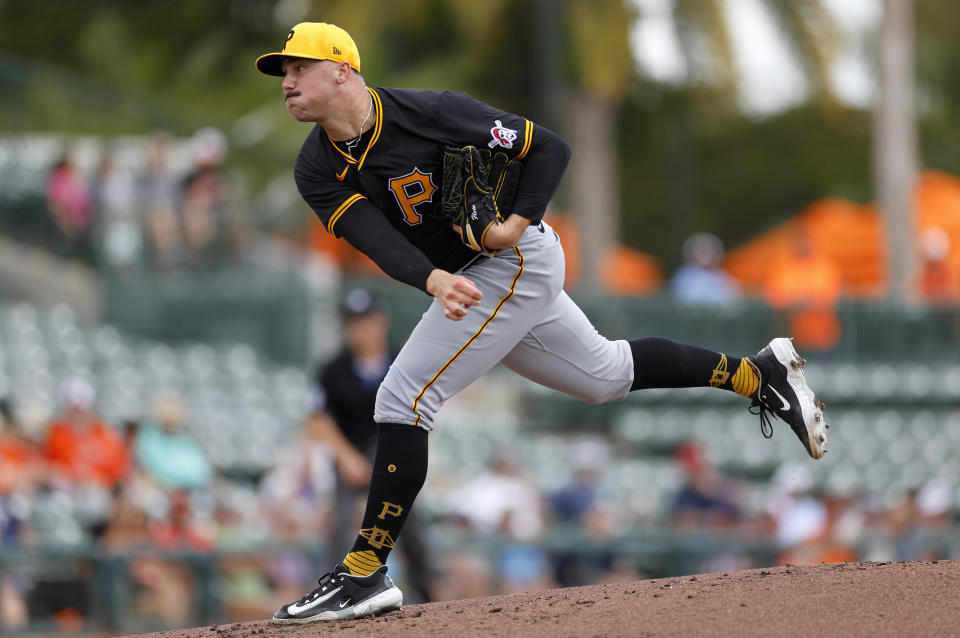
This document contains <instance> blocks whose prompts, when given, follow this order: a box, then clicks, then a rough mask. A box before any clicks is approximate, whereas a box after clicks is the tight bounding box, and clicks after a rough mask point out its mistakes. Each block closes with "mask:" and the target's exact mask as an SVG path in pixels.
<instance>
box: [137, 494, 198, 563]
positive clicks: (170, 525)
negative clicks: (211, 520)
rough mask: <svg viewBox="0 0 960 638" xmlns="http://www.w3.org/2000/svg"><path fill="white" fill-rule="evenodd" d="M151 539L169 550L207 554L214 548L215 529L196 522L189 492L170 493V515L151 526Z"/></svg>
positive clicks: (168, 512)
mask: <svg viewBox="0 0 960 638" xmlns="http://www.w3.org/2000/svg"><path fill="white" fill-rule="evenodd" d="M150 537H151V538H152V539H153V542H154V543H156V544H157V546H159V547H161V548H163V549H166V550H168V551H181V552H183V551H194V552H208V551H210V550H212V549H213V547H214V544H213V541H214V533H213V529H212V528H211V527H210V526H209V525H206V524H204V523H202V522H200V521H199V520H197V518H196V516H195V513H194V508H193V504H192V503H191V501H190V492H187V491H185V490H180V491H175V492H171V493H170V494H169V508H168V509H167V515H166V516H165V517H163V518H162V519H160V520H159V521H155V522H154V523H153V524H152V525H151V526H150Z"/></svg>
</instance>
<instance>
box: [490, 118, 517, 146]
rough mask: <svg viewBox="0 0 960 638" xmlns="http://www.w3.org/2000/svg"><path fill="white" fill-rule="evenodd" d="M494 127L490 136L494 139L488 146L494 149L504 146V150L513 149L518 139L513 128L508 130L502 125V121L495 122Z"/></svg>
mask: <svg viewBox="0 0 960 638" xmlns="http://www.w3.org/2000/svg"><path fill="white" fill-rule="evenodd" d="M493 123H494V126H493V128H491V129H490V135H492V136H493V139H492V140H490V141H489V142H487V146H489V147H490V148H494V147H497V146H502V147H503V148H507V149H510V148H513V143H514V141H516V139H517V132H516V131H515V130H514V129H512V128H507V127H505V126H504V125H503V124H501V123H500V120H494V122H493Z"/></svg>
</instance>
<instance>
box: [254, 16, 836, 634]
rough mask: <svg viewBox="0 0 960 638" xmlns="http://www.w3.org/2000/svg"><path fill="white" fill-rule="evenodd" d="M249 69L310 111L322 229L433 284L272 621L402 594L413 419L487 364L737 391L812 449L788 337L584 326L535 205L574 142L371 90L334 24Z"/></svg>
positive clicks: (424, 416) (550, 382)
mask: <svg viewBox="0 0 960 638" xmlns="http://www.w3.org/2000/svg"><path fill="white" fill-rule="evenodd" d="M256 67H257V69H258V70H260V71H261V72H262V73H264V74H267V75H273V76H278V77H280V78H282V82H281V85H280V86H281V89H282V91H283V97H284V99H285V101H286V106H287V110H289V111H290V114H291V115H293V117H294V118H296V119H297V120H298V121H301V122H309V123H312V124H313V126H312V127H311V129H310V133H309V134H308V136H307V138H306V141H305V142H304V144H303V147H302V148H301V150H300V154H299V156H298V157H297V162H296V167H295V169H294V175H295V177H296V183H297V188H298V189H299V191H300V194H301V195H302V197H303V198H304V200H305V201H306V202H307V203H308V204H309V205H310V207H311V208H312V209H313V210H314V211H315V212H316V214H317V215H318V216H319V217H320V219H321V220H322V222H323V224H324V225H325V227H326V229H327V231H329V232H330V233H332V234H333V235H334V236H336V237H342V238H344V239H345V240H346V241H348V242H349V243H350V244H351V245H353V246H354V247H356V248H357V249H359V250H360V251H362V252H363V253H365V254H366V255H368V256H369V257H370V258H371V259H372V260H373V261H374V262H376V264H377V265H378V266H379V267H380V268H381V269H382V270H383V271H384V272H385V273H386V274H388V275H390V276H391V277H393V278H394V279H396V280H398V281H402V282H404V283H406V284H409V285H411V286H414V287H416V288H419V289H420V290H422V291H423V292H425V293H426V294H427V295H430V296H431V297H432V298H433V300H432V302H431V303H430V306H429V308H428V309H427V310H426V312H425V313H424V314H423V317H422V318H421V320H420V322H419V323H418V324H417V326H416V327H415V328H414V330H413V332H412V334H411V335H410V337H409V339H408V340H407V342H406V344H405V345H404V346H403V348H402V350H401V352H400V354H399V356H398V357H397V359H396V361H395V362H394V364H393V365H392V366H391V368H390V370H389V372H388V373H387V376H386V377H385V378H384V380H383V382H382V384H381V386H380V389H379V392H378V394H377V401H376V408H375V412H374V419H375V421H376V422H377V424H378V440H377V452H376V455H375V458H374V469H373V476H372V480H371V484H370V491H369V495H368V500H367V505H366V512H365V515H364V518H363V523H362V525H361V529H360V530H359V533H358V534H357V537H356V540H355V542H354V544H353V547H352V548H350V550H349V552H347V553H346V554H345V556H344V558H343V560H342V561H341V562H339V563H338V564H337V565H335V566H334V568H333V570H332V572H331V573H329V574H326V575H325V576H324V577H323V578H321V579H320V582H319V586H318V587H317V588H316V589H314V590H313V591H311V592H310V593H308V594H307V595H306V596H304V597H303V598H301V599H300V600H297V601H294V602H292V603H290V604H287V605H284V606H283V607H282V608H281V609H280V610H279V611H277V613H276V614H275V615H274V617H273V619H274V621H275V622H278V623H306V622H313V621H318V620H335V619H345V618H359V617H362V616H367V615H371V614H375V613H382V612H385V611H389V610H391V609H397V608H399V607H400V606H401V604H402V602H403V595H402V593H401V592H400V589H399V588H398V587H397V586H396V585H395V584H394V583H393V581H392V580H391V579H390V577H389V576H388V575H387V573H386V572H387V567H386V564H385V563H386V560H387V555H388V554H389V553H390V550H391V549H392V548H393V546H394V543H395V542H396V540H397V536H398V535H399V534H400V530H401V529H402V527H403V523H404V520H405V518H406V517H407V515H408V514H409V512H410V508H411V507H412V506H413V504H414V500H415V499H416V496H417V493H418V492H419V491H420V488H421V486H422V485H423V481H424V478H425V475H426V471H427V433H428V432H429V431H430V430H431V429H432V428H433V421H434V416H435V415H436V413H437V411H438V410H439V409H440V407H441V406H442V405H443V403H444V401H446V400H447V399H448V398H450V397H451V396H453V395H454V394H456V393H457V392H458V391H460V390H461V389H462V388H465V387H466V386H468V385H469V384H470V383H472V382H473V381H474V380H476V379H477V378H478V377H479V376H481V375H482V374H483V373H484V372H486V371H487V370H489V369H490V368H492V367H493V366H494V365H495V364H497V363H503V364H504V365H505V366H506V367H507V368H509V369H511V370H513V371H514V372H516V373H518V374H521V375H523V376H525V377H527V378H528V379H532V380H533V381H536V382H537V383H540V384H542V385H544V386H547V387H549V388H553V389H556V390H559V391H561V392H565V393H567V394H570V395H572V396H574V397H577V398H579V399H582V400H583V401H586V402H589V403H603V402H606V401H616V400H620V399H623V398H624V397H625V396H626V395H627V394H628V393H629V392H631V391H633V390H641V389H644V388H682V387H702V386H709V387H714V388H718V389H722V390H727V391H730V392H736V393H737V394H740V395H742V396H744V397H746V398H747V399H750V400H751V401H752V403H751V406H750V407H751V408H752V409H753V410H755V411H756V412H757V413H758V414H759V415H760V420H761V431H762V432H763V434H764V435H765V436H770V435H771V434H772V430H771V426H770V415H773V416H774V417H777V418H779V419H781V420H783V421H784V422H786V423H787V424H789V425H790V427H791V428H792V429H793V432H794V433H795V434H796V435H797V437H799V439H800V442H801V443H802V444H803V446H804V447H805V448H806V450H807V452H808V453H809V454H810V456H812V457H813V458H815V459H817V458H820V457H821V456H822V455H823V454H824V453H825V452H826V447H827V437H826V433H825V428H826V427H827V426H826V423H825V422H824V420H823V411H822V408H823V405H822V404H821V403H820V402H819V401H818V400H817V399H816V398H815V397H814V394H813V392H812V391H811V390H810V388H809V387H808V386H807V383H806V381H805V379H804V375H803V372H802V370H801V366H802V365H803V359H801V358H800V356H799V355H798V354H797V352H796V351H795V350H794V348H793V345H792V343H791V340H790V339H787V338H778V339H774V340H773V341H771V342H770V343H769V344H768V345H767V346H766V347H764V348H763V349H762V350H761V351H760V352H759V353H758V354H757V355H755V356H749V357H734V356H728V355H726V354H723V353H720V352H714V351H711V350H706V349H704V348H699V347H696V346H692V345H687V344H683V343H678V342H676V341H671V340H668V339H664V338H660V337H641V338H637V339H633V340H629V341H627V340H619V341H611V340H608V339H606V338H605V337H603V336H602V335H600V334H598V332H597V331H596V329H595V328H594V327H593V325H592V324H591V323H590V321H589V320H588V319H587V317H586V316H585V315H584V313H583V312H582V311H581V310H580V308H579V307H577V305H576V304H575V303H574V302H573V301H572V300H571V299H570V297H568V296H567V294H566V293H565V292H564V290H563V276H564V255H563V247H562V246H561V245H560V240H559V238H558V237H557V235H556V233H554V232H553V230H552V229H551V228H550V226H549V225H548V223H547V222H546V221H544V219H543V216H544V212H545V210H546V207H547V204H548V202H549V201H550V199H551V197H552V195H553V193H554V191H555V190H556V188H557V185H558V184H559V182H560V179H561V177H562V175H563V172H564V169H565V168H566V165H567V161H568V159H569V157H570V148H569V147H568V146H567V144H566V143H565V142H564V141H563V139H561V138H560V137H559V136H558V135H557V134H556V133H554V132H552V131H550V130H548V129H546V128H544V127H542V126H539V125H537V124H534V123H533V122H531V121H530V120H527V119H525V118H524V117H521V116H519V115H515V114H513V113H508V112H506V111H502V110H500V109H497V108H494V107H492V106H488V105H487V104H484V103H482V102H478V101H477V100H474V99H472V98H471V97H469V96H468V95H465V94H462V93H454V92H450V91H439V92H438V91H425V90H409V89H395V88H384V87H376V88H370V87H367V86H366V83H365V81H364V78H363V76H362V75H361V74H360V55H359V53H358V51H357V47H356V45H355V44H354V42H353V39H352V38H351V37H350V35H349V34H348V33H347V32H346V31H344V30H343V29H341V28H339V27H336V26H334V25H331V24H325V23H310V22H304V23H301V24H298V25H296V26H294V27H293V29H291V30H290V32H289V33H288V34H287V37H286V42H285V43H284V46H283V48H282V49H281V50H280V51H279V52H276V53H268V54H266V55H263V56H261V57H259V58H258V59H257V61H256ZM588 213H589V211H581V214H588ZM345 549H346V548H345Z"/></svg>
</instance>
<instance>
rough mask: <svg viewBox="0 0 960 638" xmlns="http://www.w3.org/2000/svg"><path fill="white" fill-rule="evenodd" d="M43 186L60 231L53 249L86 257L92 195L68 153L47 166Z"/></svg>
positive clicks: (63, 254)
mask: <svg viewBox="0 0 960 638" xmlns="http://www.w3.org/2000/svg"><path fill="white" fill-rule="evenodd" d="M45 190H46V201H47V211H48V212H49V213H50V217H51V219H52V220H53V222H54V224H55V225H56V227H57V229H58V230H59V231H60V236H59V237H57V238H54V240H53V242H54V243H53V247H52V248H53V250H54V252H56V253H57V254H60V255H61V256H66V257H80V258H87V259H89V258H90V256H91V255H90V248H89V247H90V225H91V223H92V222H93V216H94V202H93V196H92V194H91V192H90V186H89V184H88V183H87V180H86V179H85V178H84V177H83V175H81V174H80V172H79V171H78V170H77V168H76V166H75V165H74V163H73V160H72V159H71V157H70V155H69V153H64V154H63V155H62V156H61V157H60V159H59V160H57V162H56V164H54V165H53V167H52V168H51V170H50V172H49V174H48V175H47V181H46V187H45Z"/></svg>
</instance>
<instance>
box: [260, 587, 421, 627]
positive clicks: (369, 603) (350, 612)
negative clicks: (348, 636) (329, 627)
mask: <svg viewBox="0 0 960 638" xmlns="http://www.w3.org/2000/svg"><path fill="white" fill-rule="evenodd" d="M402 608H403V592H402V591H400V588H399V587H391V588H390V589H388V590H387V591H384V592H380V593H379V594H377V595H376V596H372V597H370V598H368V599H367V600H364V601H362V602H360V603H357V604H356V605H353V606H351V607H349V608H347V609H344V610H342V611H325V612H323V613H321V614H317V615H316V616H311V617H309V618H287V619H284V620H279V619H276V618H274V619H273V624H275V625H287V624H290V625H304V624H307V623H312V622H324V621H331V620H353V619H354V618H366V617H367V616H376V615H377V614H385V613H387V612H388V611H394V610H395V609H402Z"/></svg>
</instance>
